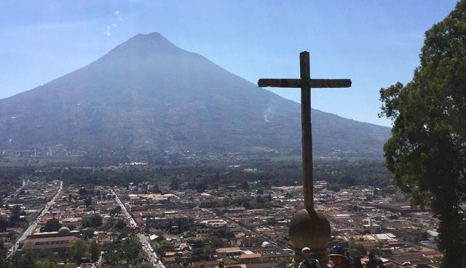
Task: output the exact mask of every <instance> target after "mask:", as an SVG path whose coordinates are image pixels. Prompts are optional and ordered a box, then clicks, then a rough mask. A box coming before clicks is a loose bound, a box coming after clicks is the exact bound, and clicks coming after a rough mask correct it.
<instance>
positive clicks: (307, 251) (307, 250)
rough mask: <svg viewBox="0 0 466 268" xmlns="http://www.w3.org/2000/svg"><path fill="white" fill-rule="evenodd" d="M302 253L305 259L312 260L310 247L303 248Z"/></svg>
mask: <svg viewBox="0 0 466 268" xmlns="http://www.w3.org/2000/svg"><path fill="white" fill-rule="evenodd" d="M301 253H302V254H303V258H304V259H310V258H311V249H310V248H309V247H303V249H302V250H301Z"/></svg>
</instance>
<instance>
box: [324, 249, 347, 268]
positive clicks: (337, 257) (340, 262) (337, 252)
mask: <svg viewBox="0 0 466 268" xmlns="http://www.w3.org/2000/svg"><path fill="white" fill-rule="evenodd" d="M328 256H329V257H330V259H331V260H332V262H333V264H334V265H335V267H344V266H345V264H346V262H347V261H348V258H347V257H346V254H345V251H344V250H343V248H342V247H341V246H340V245H335V246H333V247H332V248H331V249H330V251H329V253H328Z"/></svg>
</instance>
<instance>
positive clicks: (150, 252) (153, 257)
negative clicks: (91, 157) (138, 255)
mask: <svg viewBox="0 0 466 268" xmlns="http://www.w3.org/2000/svg"><path fill="white" fill-rule="evenodd" d="M111 192H112V194H113V195H114V196H115V200H116V201H117V203H118V204H119V205H120V207H121V210H122V211H123V213H124V214H125V216H126V218H127V219H128V221H129V222H130V224H131V226H132V227H133V228H134V229H136V230H139V228H138V225H137V224H136V221H135V220H134V219H133V217H132V216H131V214H130V213H129V212H128V210H127V209H126V206H125V205H124V204H123V203H122V202H121V200H120V198H119V197H118V195H117V194H116V193H115V191H113V189H111ZM137 236H138V238H139V241H140V242H141V245H142V248H143V250H144V251H145V252H146V253H147V256H148V257H149V260H150V262H151V263H152V265H154V266H155V267H157V268H165V265H163V263H162V262H161V261H160V259H159V258H158V256H157V253H155V251H154V249H153V248H152V245H151V244H150V240H149V238H148V237H147V236H146V235H145V234H144V233H142V232H140V231H139V233H138V234H137Z"/></svg>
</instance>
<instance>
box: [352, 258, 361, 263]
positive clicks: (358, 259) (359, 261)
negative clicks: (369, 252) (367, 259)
mask: <svg viewBox="0 0 466 268" xmlns="http://www.w3.org/2000/svg"><path fill="white" fill-rule="evenodd" d="M354 264H362V263H361V257H356V258H354Z"/></svg>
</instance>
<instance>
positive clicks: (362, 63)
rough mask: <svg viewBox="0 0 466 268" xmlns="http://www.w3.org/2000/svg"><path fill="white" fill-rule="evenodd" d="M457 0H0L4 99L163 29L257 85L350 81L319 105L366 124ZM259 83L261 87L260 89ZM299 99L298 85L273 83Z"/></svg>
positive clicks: (320, 93) (0, 90)
mask: <svg viewBox="0 0 466 268" xmlns="http://www.w3.org/2000/svg"><path fill="white" fill-rule="evenodd" d="M456 2H457V1H456V0H404V1H402V0H398V1H394V0H377V1H375V0H372V1H369V0H365V1H363V0H352V1H344V0H339V1H337V0H320V1H317V0H315V1H314V0H280V1H278V0H176V1H175V0H163V1H162V0H160V1H159V0H147V1H143V0H141V1H138V0H130V1H116V0H113V1H105V0H88V1H84V0H82V1H71V0H55V1H47V0H37V1H34V0H27V1H21V0H15V1H0V10H2V12H1V13H2V14H1V15H0V99H3V98H7V97H10V96H13V95H15V94H18V93H20V92H23V91H26V90H30V89H32V88H34V87H36V86H39V85H41V84H44V83H47V82H49V81H51V80H53V79H55V78H58V77H60V76H62V75H64V74H67V73H69V72H71V71H74V70H75V69H77V68H80V67H82V66H84V65H87V64H89V63H91V62H92V61H94V60H96V59H98V58H99V57H101V56H103V55H104V54H105V53H107V52H108V51H109V50H111V49H112V48H114V47H115V46H116V45H118V44H120V43H122V42H124V41H126V40H127V39H129V38H130V37H132V36H134V35H136V34H138V33H151V32H159V33H161V34H162V35H163V36H165V37H166V38H167V39H168V40H170V41H171V42H173V43H174V44H175V45H177V46H178V47H180V48H182V49H185V50H188V51H192V52H196V53H199V54H201V55H204V56H205V57H207V58H209V59H210V60H212V61H213V62H215V63H216V64H218V65H220V66H221V67H223V68H225V69H227V70H229V71H231V72H232V73H235V74H237V75H239V76H241V77H243V78H245V79H247V80H249V81H251V82H253V83H257V80H258V79H259V78H298V76H299V52H301V51H304V50H306V51H309V52H310V53H311V77H314V78H351V79H352V81H353V86H352V88H351V89H315V90H313V99H312V105H313V108H316V109H320V110H322V111H325V112H330V113H334V114H338V115H340V116H343V117H346V118H351V119H355V120H358V121H364V122H370V123H375V124H379V125H387V126H388V125H390V122H389V121H388V120H386V119H379V118H378V117H377V114H378V112H379V109H380V105H381V104H380V102H379V100H378V99H379V90H380V88H381V87H387V86H389V85H391V84H393V83H395V82H397V81H401V82H403V83H405V82H407V81H409V80H411V78H412V74H413V70H414V68H415V67H417V66H418V65H419V56H418V55H419V53H420V49H421V47H422V45H423V40H424V32H425V31H426V30H428V29H429V28H430V27H431V26H432V25H433V24H434V23H437V22H439V21H440V20H442V19H443V18H444V17H445V16H447V15H448V13H449V12H450V11H451V10H453V9H454V7H455V4H456ZM258 90H261V89H258ZM274 92H276V93H277V94H279V95H281V96H283V97H285V98H288V99H291V100H295V101H299V99H300V97H299V89H279V90H274Z"/></svg>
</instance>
